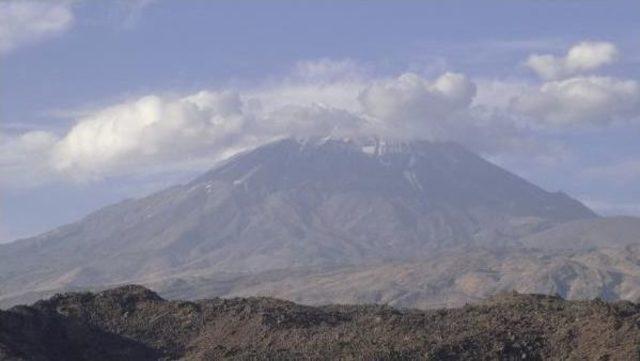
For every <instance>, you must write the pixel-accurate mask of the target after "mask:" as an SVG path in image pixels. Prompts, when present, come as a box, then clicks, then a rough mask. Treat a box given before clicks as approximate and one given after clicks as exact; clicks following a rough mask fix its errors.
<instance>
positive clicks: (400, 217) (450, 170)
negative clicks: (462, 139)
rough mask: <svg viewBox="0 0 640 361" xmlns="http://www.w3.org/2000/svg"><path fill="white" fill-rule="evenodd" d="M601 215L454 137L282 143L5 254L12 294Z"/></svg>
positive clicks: (266, 265)
mask: <svg viewBox="0 0 640 361" xmlns="http://www.w3.org/2000/svg"><path fill="white" fill-rule="evenodd" d="M592 219H597V216H596V215H595V214H594V213H593V212H592V211H591V210H589V209H588V208H586V207H585V206H583V205H582V204H581V203H579V202H578V201H576V200H574V199H572V198H570V197H568V196H567V195H565V194H563V193H550V192H547V191H544V190H542V189H540V188H538V187H536V186H535V185H533V184H531V183H529V182H527V181H525V180H523V179H522V178H520V177H518V176H516V175H514V174H512V173H509V172H507V171H505V170H504V169H501V168H499V167H498V166H496V165H494V164H492V163H490V162H487V161H485V160H484V159H482V158H481V157H479V156H477V155H475V154H473V153H471V152H469V151H468V150H466V149H464V148H463V147H461V146H459V145H457V144H454V143H431V142H426V141H415V142H389V141H380V140H377V139H366V140H340V139H333V138H324V139H307V140H295V139H284V140H280V141H277V142H274V143H271V144H267V145H264V146H262V147H259V148H257V149H255V150H253V151H250V152H247V153H244V154H241V155H238V156H236V157H234V158H232V159H230V160H229V161H227V162H226V163H224V164H222V165H220V166H218V167H216V168H214V169H213V170H211V171H210V172H208V173H206V174H204V175H202V176H200V177H198V178H197V179H195V180H193V181H192V182H190V183H188V184H184V185H179V186H175V187H171V188H169V189H166V190H163V191H160V192H158V193H155V194H152V195H150V196H148V197H145V198H142V199H137V200H126V201H124V202H121V203H119V204H115V205H112V206H108V207H105V208H103V209H101V210H98V211H97V212H94V213H92V214H90V215H89V216H87V217H86V218H84V219H82V220H80V221H79V222H76V223H73V224H70V225H66V226H63V227H60V228H58V229H56V230H53V231H51V232H48V233H45V234H43V235H40V236H37V237H34V238H31V239H26V240H21V241H17V242H14V243H12V244H8V245H2V246H0V290H1V291H0V292H1V294H0V298H1V299H4V300H7V299H16V298H19V297H20V296H21V295H26V294H33V295H39V294H41V293H42V292H44V293H46V292H49V291H52V290H57V289H62V288H70V287H71V288H73V287H87V286H99V285H110V284H119V283H130V282H139V283H145V284H150V283H153V282H159V281H163V280H171V279H177V278H179V277H196V276H210V275H220V274H256V273H260V272H266V271H271V270H282V269H297V268H314V267H315V268H327V267H329V268H334V267H342V266H345V265H363V264H370V263H376V262H389V261H393V262H399V261H407V260H411V261H419V260H421V259H423V258H425V257H429V256H430V255H432V254H434V252H437V251H439V250H443V249H467V248H473V247H502V246H508V245H511V244H514V242H515V241H516V240H517V239H518V238H520V237H522V236H524V235H529V234H531V233H534V232H538V231H540V230H544V229H548V228H550V227H552V226H554V225H557V224H561V223H563V222H568V221H574V220H592Z"/></svg>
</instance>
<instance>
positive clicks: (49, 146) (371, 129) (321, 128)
mask: <svg viewBox="0 0 640 361" xmlns="http://www.w3.org/2000/svg"><path fill="white" fill-rule="evenodd" d="M342 64H346V63H342ZM348 67H352V65H349V66H348ZM304 68H305V69H307V70H309V69H311V73H312V74H313V75H314V76H312V77H304V78H299V77H298V78H286V79H285V80H284V81H282V82H280V83H274V84H271V85H270V86H267V87H263V88H257V89H249V90H247V91H242V92H233V91H202V92H199V93H195V94H190V95H185V96H182V97H166V96H158V95H153V94H151V95H148V96H144V97H141V98H139V99H133V100H130V101H125V102H122V103H120V104H115V105H113V106H109V107H106V108H103V109H100V110H97V111H93V112H91V113H89V114H85V115H82V116H81V117H80V118H78V119H77V120H76V122H75V125H74V126H73V127H71V129H69V130H68V131H67V132H66V133H65V134H63V135H61V136H60V137H56V136H54V135H53V134H49V133H44V132H40V133H38V134H39V136H40V137H41V138H42V139H45V138H46V139H47V140H48V141H47V142H45V141H44V140H43V141H42V142H40V143H39V144H41V147H40V148H39V149H40V150H39V151H38V153H39V154H41V155H40V156H39V157H38V164H41V166H39V167H40V168H42V167H44V169H46V170H47V171H48V172H49V173H50V175H51V177H62V176H63V177H66V178H75V179H87V178H89V179H91V178H95V177H102V176H105V175H117V174H125V173H128V172H131V171H132V170H136V169H154V168H156V167H160V168H164V169H167V170H170V169H171V168H172V167H173V168H175V167H183V166H184V164H185V162H186V161H188V162H189V163H190V164H196V165H197V166H202V162H200V161H199V160H202V159H206V160H209V164H211V162H212V161H213V160H215V159H216V158H217V157H220V156H221V155H225V156H227V155H230V154H232V153H233V152H234V151H238V150H241V149H245V148H248V147H252V146H255V145H258V144H260V143H263V142H266V141H269V140H271V139H274V138H278V137H283V136H298V137H312V136H321V135H335V136H358V135H372V134H376V135H382V136H394V137H405V138H406V137H412V138H414V137H420V138H429V139H439V140H444V139H449V140H454V139H460V138H461V134H462V133H463V131H462V129H463V128H465V126H467V125H469V126H477V125H473V124H471V123H469V124H466V123H465V117H466V115H469V114H471V113H470V108H469V106H470V104H471V102H472V99H473V97H474V95H475V85H474V84H473V83H472V82H471V81H470V80H469V79H467V78H466V77H465V76H463V75H461V74H454V73H445V74H443V75H442V76H440V77H438V78H436V79H433V80H429V79H425V78H423V77H421V76H420V75H417V74H414V73H407V74H403V75H401V76H399V77H396V78H377V79H372V78H369V79H365V78H364V77H362V76H352V73H351V72H348V71H345V68H344V66H342V65H340V64H338V65H337V66H334V65H331V64H328V63H327V61H325V60H323V61H322V63H320V64H317V65H315V64H305V65H304ZM299 69H300V67H298V71H299ZM327 69H328V70H327ZM335 69H340V70H339V71H338V72H336V71H334V70H335ZM327 72H329V74H330V75H331V76H330V78H331V79H330V80H325V78H322V77H320V76H319V74H320V73H327ZM338 73H342V74H343V75H340V76H337V75H336V74H338ZM334 76H337V78H335V79H333V78H332V77H334ZM292 79H295V80H292ZM30 138H34V135H33V134H30V133H26V134H25V135H23V136H20V137H14V138H13V139H12V140H11V141H8V142H3V143H4V144H3V154H4V158H2V159H1V160H2V164H1V166H2V168H3V169H5V170H8V171H9V172H12V171H13V170H16V168H15V164H17V163H20V164H25V165H27V166H28V164H30V163H33V160H29V159H17V158H15V157H13V158H12V157H11V154H18V153H23V152H24V147H25V146H26V144H28V143H29V139H30ZM185 160H186V161H185Z"/></svg>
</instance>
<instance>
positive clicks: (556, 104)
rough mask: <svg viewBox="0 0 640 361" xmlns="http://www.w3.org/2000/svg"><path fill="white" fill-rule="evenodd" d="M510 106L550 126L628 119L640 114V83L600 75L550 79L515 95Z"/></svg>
mask: <svg viewBox="0 0 640 361" xmlns="http://www.w3.org/2000/svg"><path fill="white" fill-rule="evenodd" d="M511 108H512V110H513V111H515V112H518V113H522V114H524V115H527V116H529V117H532V118H533V120H534V121H540V122H544V123H546V125H551V126H566V125H585V124H591V125H606V124H610V123H613V122H616V121H627V122H629V121H633V120H637V119H638V117H640V86H639V85H638V82H636V81H634V80H620V79H615V78H610V77H598V76H589V77H575V78H570V79H565V80H560V81H551V82H547V83H543V84H542V85H541V86H540V87H536V88H531V89H529V90H528V91H525V92H524V93H523V94H521V95H518V96H515V97H514V98H513V99H512V103H511Z"/></svg>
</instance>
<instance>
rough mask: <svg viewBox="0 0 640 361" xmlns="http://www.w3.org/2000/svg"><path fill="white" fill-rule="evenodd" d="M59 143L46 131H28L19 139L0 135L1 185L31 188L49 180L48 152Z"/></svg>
mask: <svg viewBox="0 0 640 361" xmlns="http://www.w3.org/2000/svg"><path fill="white" fill-rule="evenodd" d="M57 141H58V139H57V137H56V136H55V135H53V134H51V133H49V132H43V131H30V132H26V133H23V134H21V135H19V136H8V135H2V134H0V169H1V170H2V178H1V179H0V184H3V185H7V184H19V185H21V186H32V185H35V184H38V183H40V182H42V181H51V180H52V178H53V176H54V174H53V172H51V169H50V165H49V158H48V157H49V152H50V151H51V149H52V147H53V146H54V145H55V144H56V142H57Z"/></svg>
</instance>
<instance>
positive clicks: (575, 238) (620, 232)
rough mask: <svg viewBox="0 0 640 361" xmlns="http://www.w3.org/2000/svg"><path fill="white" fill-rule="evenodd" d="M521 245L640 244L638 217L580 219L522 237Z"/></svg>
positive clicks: (582, 246)
mask: <svg viewBox="0 0 640 361" xmlns="http://www.w3.org/2000/svg"><path fill="white" fill-rule="evenodd" d="M520 242H521V243H522V244H523V245H526V246H528V247H535V248H546V249H573V250H579V249H585V248H598V247H612V246H615V247H624V246H628V245H633V244H638V243H640V221H639V220H638V218H637V217H608V218H598V219H579V220H575V221H571V222H566V223H562V224H559V225H557V226H555V227H552V228H550V229H547V230H544V231H542V232H538V233H535V234H532V235H529V236H527V237H523V238H522V239H521V240H520Z"/></svg>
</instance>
